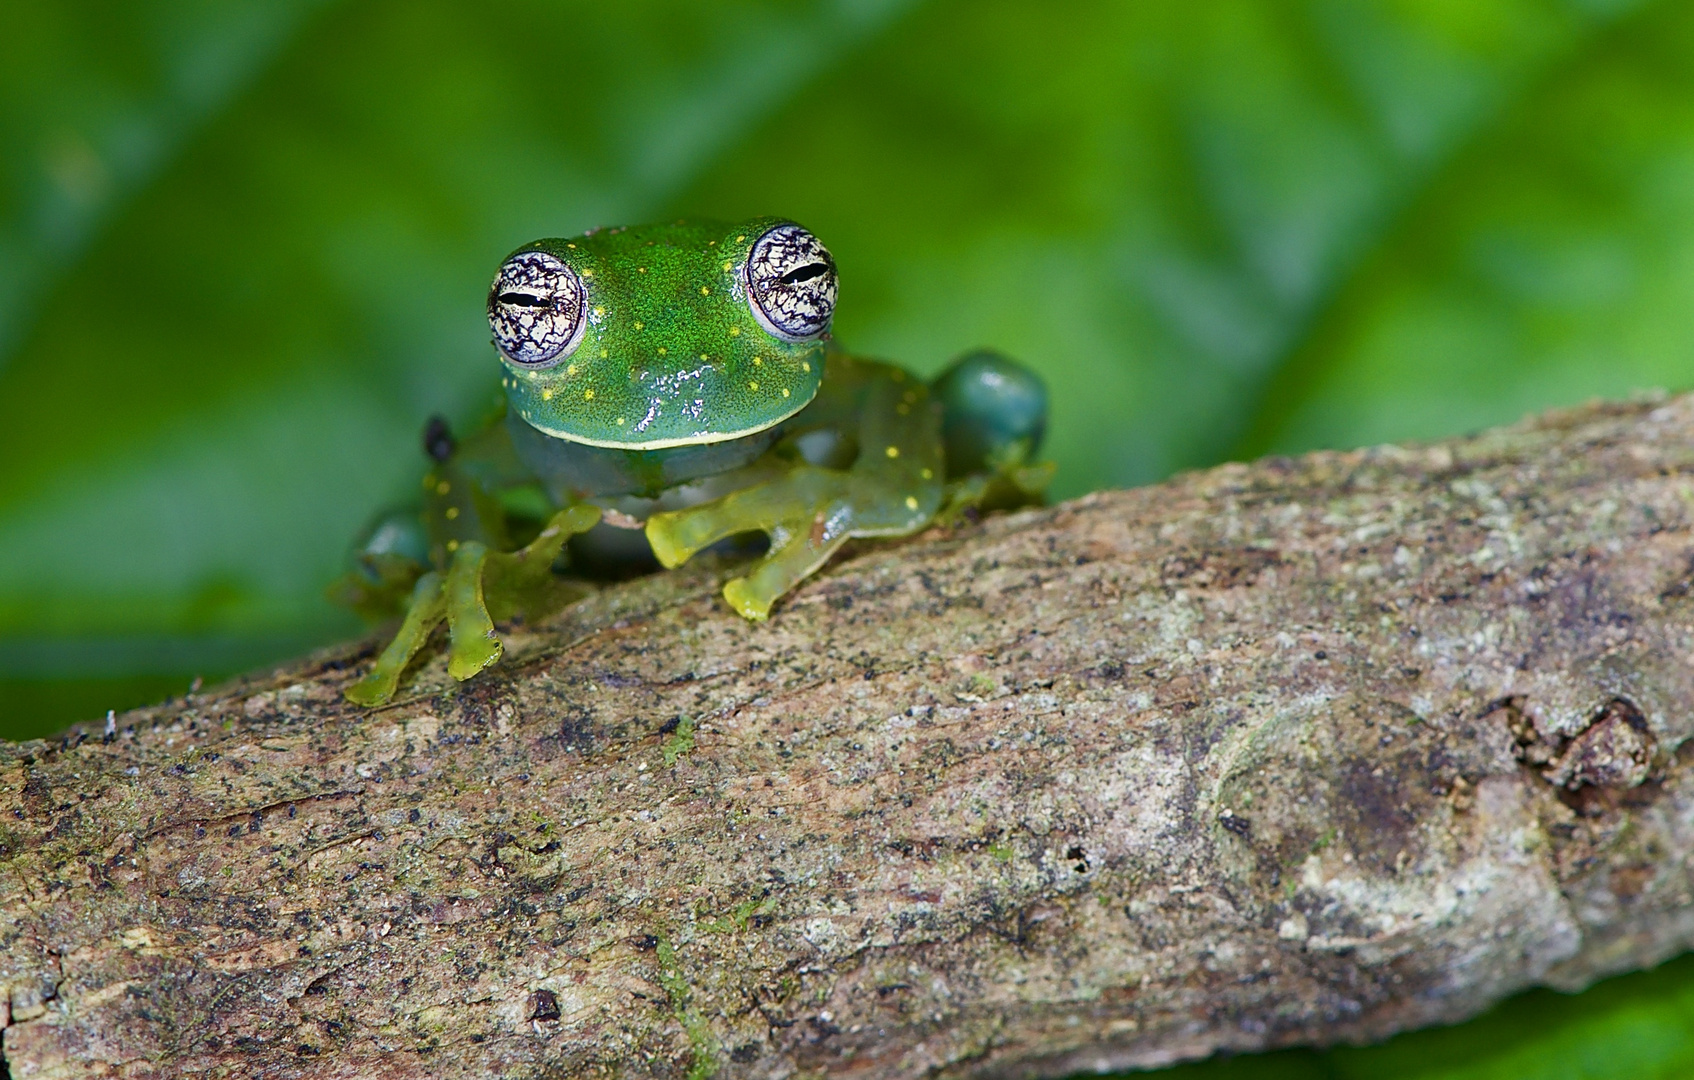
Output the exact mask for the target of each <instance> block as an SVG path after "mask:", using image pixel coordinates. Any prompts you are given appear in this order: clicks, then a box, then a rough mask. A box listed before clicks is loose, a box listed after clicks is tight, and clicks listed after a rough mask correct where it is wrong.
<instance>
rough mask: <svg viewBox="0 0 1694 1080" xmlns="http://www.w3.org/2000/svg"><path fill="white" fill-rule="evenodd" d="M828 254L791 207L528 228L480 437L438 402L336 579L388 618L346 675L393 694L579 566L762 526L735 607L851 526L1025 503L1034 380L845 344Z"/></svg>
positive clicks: (911, 526)
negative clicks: (384, 637) (612, 224)
mask: <svg viewBox="0 0 1694 1080" xmlns="http://www.w3.org/2000/svg"><path fill="white" fill-rule="evenodd" d="M838 291H839V281H838V271H837V268H836V263H835V259H834V257H833V256H832V255H831V254H830V252H829V250H828V249H827V248H826V247H825V246H824V245H823V243H822V242H821V241H820V240H819V239H818V238H817V236H816V235H814V234H813V233H812V232H810V231H809V230H807V229H806V228H805V227H803V226H801V225H800V224H798V223H797V222H795V221H792V220H790V219H787V218H782V217H761V218H754V219H750V220H744V221H735V222H722V221H713V220H688V219H684V220H680V221H672V222H666V223H661V224H653V225H643V226H631V227H616V228H604V229H594V230H590V231H588V232H585V233H583V234H581V235H578V236H572V237H565V238H552V239H541V240H536V241H533V242H531V243H528V244H525V245H523V246H522V247H519V248H518V249H517V250H515V251H513V252H512V253H511V254H510V255H508V256H506V258H505V259H503V260H502V261H501V263H500V265H499V268H498V269H497V271H496V272H495V275H494V280H493V283H492V285H491V286H490V288H489V291H488V296H487V305H486V306H487V314H488V325H489V330H490V333H491V339H492V344H493V346H494V351H495V355H496V358H497V360H498V364H499V377H500V384H501V390H502V391H503V393H502V395H501V400H500V406H499V407H498V408H497V409H496V410H495V411H494V413H493V415H491V416H490V417H489V418H488V419H487V421H486V422H485V423H483V424H481V425H479V426H477V428H476V430H474V431H473V432H472V433H471V434H470V435H469V436H467V437H465V438H463V439H460V438H457V437H455V435H454V434H453V432H452V431H451V430H450V429H449V428H448V426H447V425H446V424H445V422H443V421H441V420H440V419H439V418H437V419H432V420H431V421H430V423H429V424H428V425H427V426H426V428H425V432H424V439H423V442H424V449H425V453H426V455H427V457H428V460H429V463H430V464H429V468H428V471H427V472H426V474H425V475H424V477H423V479H422V484H421V491H422V498H421V504H415V505H411V506H407V507H402V508H400V509H398V510H395V511H390V512H388V513H386V514H384V515H381V516H379V518H378V520H377V521H376V522H374V523H373V525H372V526H371V527H370V528H368V529H367V531H366V534H365V535H364V537H363V538H362V540H361V541H360V543H359V545H358V550H357V554H356V557H355V559H354V564H355V566H354V569H353V570H352V571H350V572H349V574H348V575H347V576H346V577H345V578H343V579H342V581H341V582H339V583H338V585H337V587H336V590H335V591H336V595H337V597H338V598H339V599H341V600H342V601H343V602H345V603H347V604H348V605H350V606H352V607H354V608H355V609H356V610H359V611H360V612H361V613H362V614H364V615H366V616H368V617H371V618H373V619H381V618H388V619H393V618H395V617H398V618H399V620H400V621H399V627H398V629H397V630H396V631H395V632H394V636H393V637H392V638H391V639H390V640H389V642H388V644H387V646H386V647H385V648H384V649H383V650H382V651H381V652H380V654H379V655H378V656H377V657H376V659H375V661H374V663H373V664H372V665H371V668H370V670H369V671H368V672H367V673H366V674H365V675H364V676H363V678H361V679H360V680H358V681H357V682H356V683H354V684H353V685H352V686H351V687H349V688H348V689H347V690H346V691H345V695H346V697H347V698H348V700H350V701H352V702H353V703H355V704H357V705H362V706H369V707H375V706H379V705H382V704H384V703H386V702H388V701H389V700H390V699H392V698H393V697H394V696H395V694H396V693H397V691H398V688H399V685H400V681H401V678H402V676H403V674H404V672H405V671H406V669H407V667H408V665H409V664H411V663H412V661H413V659H414V658H415V657H416V656H417V655H418V654H419V653H420V652H421V651H422V650H423V649H424V648H425V647H426V646H427V645H428V643H429V641H430V639H431V637H432V635H433V634H434V633H435V631H436V630H437V628H438V627H439V626H440V625H441V624H442V623H445V624H446V625H447V638H448V641H447V651H448V664H447V669H448V673H449V674H450V675H451V676H452V677H453V678H454V679H456V680H459V681H464V680H467V679H471V678H473V677H475V676H476V675H478V674H479V673H480V672H482V671H484V670H486V669H487V668H489V667H490V666H491V665H493V664H494V663H496V662H497V661H498V660H499V659H500V658H501V656H502V654H503V651H504V643H503V641H502V639H501V637H500V634H499V631H498V629H497V628H498V626H499V625H500V624H502V623H505V622H508V621H510V620H514V619H519V618H521V619H524V620H526V621H534V620H537V619H541V618H545V617H546V616H547V615H549V614H551V613H552V612H554V611H556V610H558V609H559V608H560V607H562V606H563V605H565V604H568V603H570V602H571V601H572V600H573V599H576V598H580V597H581V596H582V595H584V591H585V589H584V586H583V585H582V583H581V581H580V580H579V579H578V578H576V577H573V575H572V571H573V569H575V566H574V565H573V564H580V563H584V562H590V563H593V562H598V563H604V564H610V565H614V566H618V565H622V566H628V565H632V564H633V565H639V564H641V563H642V562H643V560H645V561H647V562H648V563H652V564H656V566H657V567H661V568H675V567H679V566H682V565H683V564H685V563H687V562H688V561H689V560H690V559H692V558H693V557H695V556H696V555H698V554H699V553H701V552H703V551H707V550H709V549H710V550H718V551H722V550H724V549H725V547H726V545H730V546H731V557H732V556H733V545H736V544H738V543H741V542H743V541H744V539H745V538H747V537H753V538H755V540H756V539H757V538H758V537H760V536H761V535H762V537H763V538H764V540H765V542H766V547H765V550H764V551H763V552H762V553H760V554H757V555H755V556H753V557H751V558H750V560H748V561H745V562H743V563H742V564H739V565H738V566H737V567H736V570H737V572H735V573H733V575H732V576H731V577H730V578H729V579H728V581H727V582H726V583H725V584H724V585H723V588H722V596H723V599H724V601H725V602H726V603H727V604H728V605H729V607H730V608H731V609H733V610H734V611H735V612H736V613H738V614H739V615H741V616H742V617H744V618H745V619H747V620H749V621H750V622H761V621H763V620H765V619H767V618H769V617H770V615H771V611H772V609H773V606H774V605H776V604H777V602H778V601H779V600H781V598H782V597H783V596H785V595H786V594H788V593H789V592H790V591H792V590H793V589H795V588H796V587H797V586H798V585H799V584H800V583H801V582H803V581H804V580H805V579H806V578H808V577H810V576H811V575H812V574H814V573H816V572H817V571H818V570H819V569H820V568H821V567H822V566H823V565H824V564H825V563H827V562H828V561H829V560H830V559H831V557H832V556H834V555H835V554H836V553H837V552H838V551H839V550H840V549H841V548H842V547H843V545H845V544H847V543H848V541H850V540H854V539H870V540H877V539H889V538H897V537H905V536H911V535H913V534H915V533H918V532H920V531H922V530H924V529H926V528H928V527H931V526H935V525H944V524H948V523H950V522H953V521H956V520H957V519H959V518H960V517H961V516H967V515H971V514H975V513H982V512H987V511H991V510H997V509H1004V508H1011V507H1016V506H1021V505H1027V504H1031V503H1039V502H1040V501H1041V500H1042V498H1043V493H1044V491H1045V489H1046V487H1047V484H1048V481H1049V479H1050V477H1051V475H1052V471H1053V470H1052V466H1051V464H1050V463H1044V462H1039V461H1037V460H1036V457H1035V455H1036V452H1037V451H1038V450H1039V448H1040V445H1041V441H1042V438H1043V435H1044V433H1045V429H1046V423H1047V391H1046V387H1045V385H1044V383H1043V382H1042V380H1041V378H1040V377H1039V376H1038V375H1037V374H1036V373H1035V372H1034V371H1033V370H1031V369H1030V368H1028V367H1026V366H1025V365H1023V364H1021V363H1018V362H1017V361H1015V360H1012V359H1011V358H1009V357H1007V356H1005V355H1003V354H1001V353H999V352H996V351H993V350H987V349H975V350H971V351H969V352H966V353H964V354H963V355H961V356H959V357H958V358H957V359H955V360H954V361H953V362H952V363H950V364H949V365H947V366H946V368H945V369H944V370H943V371H942V372H941V373H940V374H939V375H937V376H936V377H934V378H933V379H928V380H925V379H922V378H920V377H918V376H917V375H914V374H913V373H912V372H910V371H908V370H907V369H906V368H904V367H901V366H899V365H898V364H894V363H890V362H887V361H882V360H876V359H871V358H868V357H863V356H860V355H857V354H854V353H850V352H847V351H846V350H844V349H843V348H841V347H840V345H839V344H838V343H837V342H836V340H835V338H834V336H833V334H832V332H831V329H832V325H833V320H834V316H835V308H836V299H837V295H838Z"/></svg>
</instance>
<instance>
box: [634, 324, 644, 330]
mask: <svg viewBox="0 0 1694 1080" xmlns="http://www.w3.org/2000/svg"><path fill="white" fill-rule="evenodd" d="M646 325H647V324H646V323H640V322H638V323H636V324H635V328H636V329H637V330H640V329H643V328H644V327H646Z"/></svg>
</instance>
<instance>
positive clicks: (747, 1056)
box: [729, 1042, 759, 1065]
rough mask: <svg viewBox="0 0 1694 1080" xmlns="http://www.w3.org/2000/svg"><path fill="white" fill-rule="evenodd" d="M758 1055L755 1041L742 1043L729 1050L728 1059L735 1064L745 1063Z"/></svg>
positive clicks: (757, 1045)
mask: <svg viewBox="0 0 1694 1080" xmlns="http://www.w3.org/2000/svg"><path fill="white" fill-rule="evenodd" d="M758 1056H759V1044H758V1043H755V1042H748V1043H742V1044H741V1045H740V1046H737V1047H736V1048H735V1049H734V1050H731V1051H730V1052H729V1060H731V1061H733V1062H735V1063H736V1064H737V1065H747V1064H749V1063H751V1062H752V1061H753V1060H754V1059H755V1058H757V1057H758Z"/></svg>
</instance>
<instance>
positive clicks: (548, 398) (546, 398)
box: [541, 389, 553, 401]
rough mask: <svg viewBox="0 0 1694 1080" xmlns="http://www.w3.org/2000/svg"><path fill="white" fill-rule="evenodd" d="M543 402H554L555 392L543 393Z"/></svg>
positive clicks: (546, 391)
mask: <svg viewBox="0 0 1694 1080" xmlns="http://www.w3.org/2000/svg"><path fill="white" fill-rule="evenodd" d="M541 400H542V401H552V400H553V391H552V390H550V389H549V390H543V391H541Z"/></svg>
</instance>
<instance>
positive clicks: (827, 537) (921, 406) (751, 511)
mask: <svg viewBox="0 0 1694 1080" xmlns="http://www.w3.org/2000/svg"><path fill="white" fill-rule="evenodd" d="M833 362H834V360H833V358H832V363H833ZM852 363H853V368H852V375H853V377H854V378H855V379H856V380H858V381H859V393H858V395H857V402H856V404H857V406H858V411H857V414H856V417H855V419H856V420H857V425H856V426H857V430H855V431H854V432H853V438H854V439H855V441H856V443H857V445H858V448H859V451H858V456H857V457H856V458H855V460H854V462H853V465H852V467H851V468H848V469H828V468H822V467H819V466H813V465H797V466H795V467H794V468H793V469H792V471H790V472H789V473H788V474H787V475H785V476H782V477H780V478H778V479H775V480H771V481H767V482H765V483H761V484H756V485H754V486H752V487H749V488H746V489H743V490H740V491H736V492H733V493H731V494H729V495H726V496H724V497H723V498H721V499H715V500H713V501H711V502H708V503H703V504H701V505H699V506H694V507H690V508H688V509H685V510H675V511H669V512H667V513H662V514H655V515H653V516H652V517H651V518H649V519H648V520H647V539H648V542H649V543H650V544H651V545H652V547H653V551H654V552H655V553H656V554H657V555H658V557H659V561H660V562H662V563H663V564H664V565H666V566H671V567H674V566H680V565H681V564H682V563H684V562H686V561H688V559H689V558H691V557H692V556H693V555H694V554H696V553H697V552H699V551H700V550H701V549H703V548H706V547H709V546H710V545H712V544H714V543H716V542H718V541H719V540H722V539H724V538H726V537H729V536H733V535H736V534H737V533H747V532H763V533H765V534H766V535H768V536H769V537H770V540H771V550H770V551H769V553H767V554H766V555H765V556H764V557H763V558H762V559H760V560H759V561H758V562H756V563H754V564H753V567H752V568H751V570H750V571H749V572H748V573H747V574H746V575H745V576H743V577H738V578H735V579H733V580H731V581H730V582H729V583H728V584H727V585H725V586H724V598H725V599H726V600H728V601H729V603H730V605H731V606H732V607H734V608H735V610H736V611H737V612H738V613H739V614H741V615H742V616H744V617H746V618H748V619H763V618H765V617H766V616H768V615H769V614H770V609H771V605H772V604H774V603H775V602H776V601H777V600H778V599H779V598H781V597H782V596H783V594H785V593H787V592H788V591H789V590H790V589H792V588H794V587H795V586H796V585H797V584H799V583H800V582H801V581H803V580H805V578H807V577H808V576H810V575H811V574H812V573H814V572H816V571H817V569H818V568H819V567H821V566H822V565H823V564H824V563H825V562H827V561H828V559H829V557H830V556H831V555H833V554H834V553H835V552H836V551H837V550H839V549H840V547H841V545H842V544H844V543H846V542H847V540H849V539H850V538H852V537H856V536H903V535H906V534H909V533H912V532H916V531H917V530H918V529H921V528H923V527H924V526H925V525H926V524H928V523H929V522H930V521H931V520H933V519H934V517H935V514H936V512H937V510H939V509H940V507H941V503H942V498H943V494H944V487H943V483H944V482H943V479H942V474H943V462H942V450H941V435H940V414H939V410H938V409H936V408H935V407H934V405H933V403H932V402H931V401H930V397H929V389H928V387H927V386H925V385H924V384H923V383H922V382H919V381H918V380H916V379H914V378H912V377H911V376H909V375H907V374H906V373H905V372H904V371H901V370H899V369H898V368H892V367H889V366H887V365H882V364H873V363H869V362H865V361H854V362H852ZM843 366H845V365H843ZM835 377H836V372H835V371H834V370H833V369H832V372H831V378H835Z"/></svg>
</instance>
